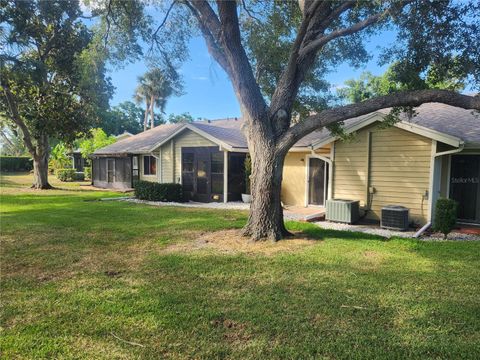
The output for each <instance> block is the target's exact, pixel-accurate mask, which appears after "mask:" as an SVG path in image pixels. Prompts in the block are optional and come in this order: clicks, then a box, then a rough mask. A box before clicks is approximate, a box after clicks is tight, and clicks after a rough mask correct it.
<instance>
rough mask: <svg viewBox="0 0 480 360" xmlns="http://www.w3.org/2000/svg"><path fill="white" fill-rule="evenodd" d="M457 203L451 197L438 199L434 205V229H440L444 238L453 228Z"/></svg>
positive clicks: (455, 220)
mask: <svg viewBox="0 0 480 360" xmlns="http://www.w3.org/2000/svg"><path fill="white" fill-rule="evenodd" d="M457 210H458V203H457V202H456V201H455V200H452V199H443V198H442V199H438V200H437V205H436V206H435V224H434V229H435V230H436V231H440V232H441V233H442V234H443V236H444V238H445V239H446V238H447V235H448V234H449V233H450V232H451V231H452V230H453V229H454V227H455V224H456V222H457Z"/></svg>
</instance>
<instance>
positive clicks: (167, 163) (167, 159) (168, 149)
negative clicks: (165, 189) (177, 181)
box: [160, 140, 173, 183]
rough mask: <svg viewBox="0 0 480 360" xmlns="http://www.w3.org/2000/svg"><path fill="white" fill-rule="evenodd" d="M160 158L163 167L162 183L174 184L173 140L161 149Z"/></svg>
mask: <svg viewBox="0 0 480 360" xmlns="http://www.w3.org/2000/svg"><path fill="white" fill-rule="evenodd" d="M160 156H161V159H162V162H161V167H162V172H161V182H162V183H171V182H173V154H172V140H170V141H168V142H167V143H166V144H164V145H163V146H162V147H161V149H160Z"/></svg>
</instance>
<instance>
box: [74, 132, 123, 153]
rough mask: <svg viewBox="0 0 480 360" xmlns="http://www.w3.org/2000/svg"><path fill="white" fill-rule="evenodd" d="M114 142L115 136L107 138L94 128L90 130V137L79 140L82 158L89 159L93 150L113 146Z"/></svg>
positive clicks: (103, 133)
mask: <svg viewBox="0 0 480 360" xmlns="http://www.w3.org/2000/svg"><path fill="white" fill-rule="evenodd" d="M116 141H117V139H116V138H115V136H112V135H110V136H109V135H107V134H106V133H105V131H103V130H102V129H100V128H96V129H92V130H90V136H88V137H86V138H84V139H82V140H80V142H79V149H80V152H81V154H82V157H83V158H85V159H89V158H90V155H92V154H93V153H94V152H95V150H97V149H100V148H102V147H105V146H107V145H110V144H113V143H114V142H116Z"/></svg>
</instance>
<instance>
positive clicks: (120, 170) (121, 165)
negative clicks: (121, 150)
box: [115, 158, 125, 182]
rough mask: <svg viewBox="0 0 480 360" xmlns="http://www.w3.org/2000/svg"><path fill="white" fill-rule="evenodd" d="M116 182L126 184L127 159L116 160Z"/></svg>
mask: <svg viewBox="0 0 480 360" xmlns="http://www.w3.org/2000/svg"><path fill="white" fill-rule="evenodd" d="M115 182H125V159H122V158H117V159H115Z"/></svg>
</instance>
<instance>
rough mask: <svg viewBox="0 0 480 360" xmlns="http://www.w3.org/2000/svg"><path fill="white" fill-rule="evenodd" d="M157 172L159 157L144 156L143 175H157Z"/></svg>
mask: <svg viewBox="0 0 480 360" xmlns="http://www.w3.org/2000/svg"><path fill="white" fill-rule="evenodd" d="M156 174H157V159H155V158H154V157H153V156H144V157H143V175H156Z"/></svg>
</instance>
